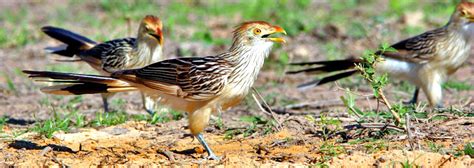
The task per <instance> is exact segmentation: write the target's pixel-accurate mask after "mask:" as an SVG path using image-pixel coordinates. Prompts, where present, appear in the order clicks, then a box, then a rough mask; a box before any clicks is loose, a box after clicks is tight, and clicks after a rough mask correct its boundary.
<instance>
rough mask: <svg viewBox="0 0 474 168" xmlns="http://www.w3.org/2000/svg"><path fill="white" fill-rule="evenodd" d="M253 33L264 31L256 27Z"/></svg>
mask: <svg viewBox="0 0 474 168" xmlns="http://www.w3.org/2000/svg"><path fill="white" fill-rule="evenodd" d="M253 33H254V34H255V35H258V34H260V33H262V30H260V29H259V28H255V29H253Z"/></svg>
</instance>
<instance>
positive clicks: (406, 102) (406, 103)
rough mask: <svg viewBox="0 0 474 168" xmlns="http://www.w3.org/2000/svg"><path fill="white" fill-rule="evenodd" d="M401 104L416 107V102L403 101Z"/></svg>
mask: <svg viewBox="0 0 474 168" xmlns="http://www.w3.org/2000/svg"><path fill="white" fill-rule="evenodd" d="M402 103H403V104H404V105H416V100H410V101H403V102H402Z"/></svg>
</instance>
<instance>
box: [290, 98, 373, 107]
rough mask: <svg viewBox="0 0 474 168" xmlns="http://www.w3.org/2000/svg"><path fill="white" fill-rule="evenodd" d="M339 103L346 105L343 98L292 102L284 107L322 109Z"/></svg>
mask: <svg viewBox="0 0 474 168" xmlns="http://www.w3.org/2000/svg"><path fill="white" fill-rule="evenodd" d="M372 98H373V96H372ZM362 99H365V98H355V100H362ZM339 105H340V106H344V103H342V101H341V99H331V100H325V101H313V102H304V103H298V104H290V105H286V106H285V107H284V108H285V109H302V108H315V109H320V108H323V107H332V106H339Z"/></svg>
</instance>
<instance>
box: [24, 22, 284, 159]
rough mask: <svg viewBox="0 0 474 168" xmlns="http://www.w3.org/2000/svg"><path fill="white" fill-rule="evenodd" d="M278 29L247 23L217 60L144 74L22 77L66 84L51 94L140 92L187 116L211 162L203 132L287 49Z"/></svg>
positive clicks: (152, 68) (192, 60)
mask: <svg viewBox="0 0 474 168" xmlns="http://www.w3.org/2000/svg"><path fill="white" fill-rule="evenodd" d="M276 33H283V34H286V32H285V30H283V28H281V27H279V26H274V25H271V24H269V23H267V22H264V21H253V22H245V23H243V24H241V25H240V26H239V27H237V29H236V30H235V31H234V37H233V43H232V46H231V47H230V49H229V50H228V51H227V52H224V53H222V54H219V55H216V56H206V57H185V58H176V59H169V60H164V61H161V62H157V63H153V64H151V65H148V66H146V67H143V68H139V69H132V70H122V71H117V72H115V73H112V75H111V77H106V76H97V75H83V74H72V73H58V72H44V71H23V72H24V73H26V74H29V77H32V78H48V79H50V80H52V81H55V82H60V83H66V84H64V85H56V86H50V87H45V88H42V89H41V90H42V91H43V92H46V93H50V94H93V93H115V92H124V91H133V90H140V91H142V92H145V93H147V94H149V95H153V96H156V97H160V98H161V99H160V103H162V104H163V105H167V106H169V107H171V108H173V109H176V110H180V111H185V112H188V114H189V115H188V116H189V129H190V130H191V133H192V134H193V135H194V136H195V137H196V138H197V139H198V140H199V142H200V143H201V144H202V145H203V146H204V148H205V149H206V151H207V153H208V154H209V158H210V159H216V160H217V159H219V158H218V157H217V156H216V155H215V154H214V153H213V152H212V150H211V148H209V146H208V145H207V143H206V141H205V140H204V138H203V135H202V134H201V132H202V131H203V130H204V128H205V127H206V126H207V125H208V122H209V117H210V115H211V114H212V113H214V114H215V113H216V112H218V111H220V110H227V109H228V108H230V107H232V106H235V105H237V104H238V103H239V102H240V101H241V100H242V99H243V98H245V96H246V95H247V93H248V92H249V89H250V88H251V87H252V85H253V83H254V81H255V79H256V78H257V75H258V73H259V71H260V69H261V68H262V66H263V63H264V60H265V58H266V57H268V55H269V53H270V50H271V48H272V45H273V44H274V43H275V42H276V43H284V42H285V40H284V39H283V38H281V37H270V35H272V34H276Z"/></svg>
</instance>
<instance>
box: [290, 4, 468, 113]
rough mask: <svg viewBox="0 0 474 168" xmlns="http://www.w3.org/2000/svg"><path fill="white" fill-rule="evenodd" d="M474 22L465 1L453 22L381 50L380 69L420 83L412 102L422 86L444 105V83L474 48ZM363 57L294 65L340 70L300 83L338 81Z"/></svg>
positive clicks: (431, 100)
mask: <svg viewBox="0 0 474 168" xmlns="http://www.w3.org/2000/svg"><path fill="white" fill-rule="evenodd" d="M473 22H474V3H471V2H467V1H462V2H461V3H459V4H458V5H457V7H456V11H454V13H453V14H452V15H451V19H450V20H449V22H448V23H447V24H446V25H445V26H443V27H441V28H438V29H434V30H431V31H428V32H425V33H423V34H420V35H418V36H415V37H412V38H409V39H406V40H403V41H400V42H398V43H396V44H394V45H392V46H391V47H393V48H394V49H396V50H397V51H390V52H383V53H382V52H381V51H378V52H376V54H378V55H381V56H382V58H383V60H382V61H380V62H377V63H376V64H375V69H376V71H378V72H380V73H387V74H389V76H391V77H393V78H397V79H400V80H406V81H409V82H411V83H412V84H414V85H416V89H415V93H414V96H413V98H412V100H411V101H410V103H416V101H417V99H418V92H419V89H420V88H421V89H422V90H423V92H424V93H425V94H426V97H427V98H428V101H429V103H430V105H431V106H432V107H438V108H441V107H443V103H442V97H443V96H442V95H443V94H442V84H443V83H444V82H445V81H446V80H447V79H448V77H449V75H451V74H453V73H454V72H456V70H458V69H459V68H460V67H461V66H462V65H463V63H464V62H465V61H466V60H467V59H468V57H469V55H470V50H471V40H472V39H471V32H472V30H470V29H471V28H473V24H472V23H473ZM361 61H362V60H361V59H356V58H350V59H344V60H335V61H317V62H303V63H292V65H300V66H304V65H318V67H312V68H307V69H303V70H298V71H290V72H288V74H296V73H301V72H304V73H329V72H339V73H337V74H335V75H332V76H327V77H324V78H322V79H320V80H315V81H312V82H309V83H306V84H302V85H300V86H299V87H308V86H318V85H322V84H325V83H328V82H332V81H336V80H339V79H342V78H345V77H348V76H351V75H353V74H355V73H356V72H357V70H356V68H355V64H357V63H360V62H361Z"/></svg>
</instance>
